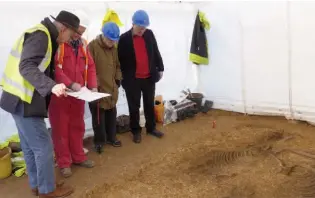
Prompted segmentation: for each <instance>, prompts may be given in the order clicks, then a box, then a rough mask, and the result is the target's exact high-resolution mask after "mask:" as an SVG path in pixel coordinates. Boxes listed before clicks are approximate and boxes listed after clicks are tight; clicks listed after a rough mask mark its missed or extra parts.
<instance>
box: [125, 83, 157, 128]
mask: <svg viewBox="0 0 315 198" xmlns="http://www.w3.org/2000/svg"><path fill="white" fill-rule="evenodd" d="M124 89H125V92H126V97H127V101H128V107H129V114H130V128H131V132H132V133H133V134H136V133H140V132H141V127H140V125H139V120H140V114H139V109H140V102H141V101H140V100H141V93H142V97H143V108H144V115H145V119H146V123H145V127H146V129H147V132H152V131H153V130H155V126H156V123H155V115H154V97H155V83H153V82H152V80H151V79H136V80H135V81H134V82H133V83H128V85H126V86H125V87H124Z"/></svg>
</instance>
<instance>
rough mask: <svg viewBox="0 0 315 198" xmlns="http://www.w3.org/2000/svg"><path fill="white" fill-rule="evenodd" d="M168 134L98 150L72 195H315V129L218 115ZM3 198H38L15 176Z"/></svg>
mask: <svg viewBox="0 0 315 198" xmlns="http://www.w3.org/2000/svg"><path fill="white" fill-rule="evenodd" d="M214 120H215V121H216V127H215V128H213V127H212V125H213V121H214ZM162 129H163V131H165V133H166V135H165V137H164V138H163V139H161V140H159V139H156V138H154V137H151V136H146V135H144V136H143V141H142V143H141V144H139V145H137V144H134V143H132V141H131V135H130V134H129V133H127V134H123V135H120V136H119V138H120V139H121V140H122V142H123V147H121V148H113V147H109V146H108V147H106V151H105V153H103V154H102V155H97V154H95V153H94V152H93V151H91V152H90V153H89V154H88V156H89V158H90V159H93V160H95V162H96V167H95V168H94V169H84V168H78V167H74V168H73V172H74V175H73V176H72V177H71V178H69V179H67V180H66V183H67V184H70V185H73V186H74V187H75V188H76V191H75V193H74V194H73V195H72V196H71V197H74V198H79V197H83V198H102V197H107V198H114V197H115V198H120V197H122V198H127V197H128V198H130V197H135V198H136V197H145V198H149V197H150V198H151V197H152V198H155V197H156V198H160V197H172V198H173V197H178V198H185V197H192V198H194V197H205V198H298V197H315V163H314V162H315V148H314V146H315V128H314V127H313V126H310V125H308V124H306V123H301V122H289V121H287V120H285V119H284V118H280V117H260V116H244V115H241V114H236V113H230V112H223V111H212V112H209V113H208V114H207V115H205V114H200V115H198V116H196V117H195V118H192V119H189V120H185V121H182V122H180V123H175V124H170V125H167V126H165V127H163V128H162ZM87 146H88V147H89V148H91V146H92V144H91V142H90V141H88V142H87ZM3 195H5V196H3ZM0 197H6V198H18V197H24V198H31V197H33V196H32V195H31V194H30V193H29V188H28V184H27V178H26V177H23V178H15V177H11V178H9V179H6V180H3V181H0Z"/></svg>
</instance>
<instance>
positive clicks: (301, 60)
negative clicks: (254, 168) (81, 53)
mask: <svg viewBox="0 0 315 198" xmlns="http://www.w3.org/2000/svg"><path fill="white" fill-rule="evenodd" d="M0 7H1V12H0V15H1V17H0V25H1V27H5V28H4V30H2V32H1V38H0V43H1V46H0V74H1V72H2V71H3V69H4V67H5V62H6V59H7V54H8V52H9V50H10V47H11V45H12V43H13V42H14V40H15V39H16V38H17V37H18V35H19V34H20V33H21V32H22V31H23V30H24V29H25V28H27V27H30V26H32V25H33V24H34V23H37V22H38V21H40V20H41V18H43V17H45V16H47V15H49V14H54V15H56V14H57V13H58V11H59V10H61V9H68V8H69V9H73V8H83V9H85V10H86V11H87V12H88V13H89V16H91V21H92V24H91V28H90V29H89V32H88V34H87V36H88V39H92V38H94V37H95V35H97V34H98V33H99V29H100V24H101V20H102V18H103V15H104V14H105V11H106V8H107V7H110V8H113V9H115V10H116V11H117V12H118V14H119V15H120V17H121V19H122V21H123V23H124V24H125V25H124V27H123V28H122V29H121V30H122V32H125V31H126V30H128V29H129V28H130V27H131V16H132V13H133V12H134V11H135V10H137V9H145V10H147V11H148V13H149V15H150V17H151V23H152V25H151V28H152V29H153V31H154V33H155V35H156V37H157V40H158V44H159V47H160V50H161V53H162V56H163V59H164V62H165V68H166V70H165V74H164V79H163V80H162V81H161V82H160V83H159V84H158V86H157V93H158V94H163V96H164V98H166V99H170V98H174V97H177V95H178V93H179V91H180V90H181V89H183V88H187V87H189V88H191V89H195V88H196V89H197V90H199V91H201V92H203V93H204V94H205V95H206V97H208V98H209V99H210V100H213V101H214V107H215V108H218V109H225V110H231V111H237V112H244V113H248V114H260V115H281V116H286V117H287V118H290V119H300V120H306V121H309V122H315V105H314V101H315V94H313V93H312V91H310V90H313V89H314V88H313V84H315V78H313V74H314V73H315V71H314V70H315V69H314V68H315V67H314V65H315V58H314V56H313V54H314V51H315V39H314V38H315V37H314V35H315V23H314V22H313V21H314V19H313V18H314V16H315V15H314V12H313V10H314V9H315V2H311V1H308V2H300V1H296V2H285V1H265V2H263V1H260V2H258V1H252V2H251V1H234V2H231V1H229V2H224V1H223V2H220V1H216V2H203V3H179V2H172V3H168V2H156V3H145V2H134V3H131V2H130V3H129V2H128V3H127V2H110V3H75V4H73V3H72V4H70V3H63V4H62V5H58V3H41V2H38V3H0ZM198 9H199V10H201V11H203V12H205V13H206V15H207V18H208V19H209V20H210V21H211V26H212V27H211V31H209V32H208V43H209V51H210V64H209V65H208V66H195V65H192V64H191V63H190V62H189V61H188V55H189V47H190V41H191V36H192V29H193V24H194V20H195V17H196V14H197V11H198ZM312 82H314V83H312ZM118 111H119V113H126V114H127V113H128V107H127V105H126V100H125V97H124V96H123V91H121V95H120V99H119V104H118ZM89 119H90V118H89V112H88V111H87V112H86V120H85V121H86V127H87V128H90V127H91V124H90V120H89ZM0 126H1V129H0V141H1V139H3V138H5V137H7V136H9V135H10V134H12V133H15V132H16V129H15V126H14V123H13V121H12V119H11V117H10V115H9V114H7V113H5V112H3V111H1V110H0Z"/></svg>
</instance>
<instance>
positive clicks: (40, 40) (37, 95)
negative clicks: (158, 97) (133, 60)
mask: <svg viewBox="0 0 315 198" xmlns="http://www.w3.org/2000/svg"><path fill="white" fill-rule="evenodd" d="M52 18H53V20H52V19H50V18H48V17H47V18H45V19H44V20H43V21H42V22H41V23H40V24H38V25H36V26H34V27H33V28H30V29H28V30H26V31H25V32H24V33H23V34H22V35H21V37H20V38H19V39H18V40H17V41H16V43H15V45H14V46H13V48H12V49H11V53H10V55H9V59H8V62H7V65H6V68H5V71H4V74H3V77H2V79H1V81H0V84H1V87H2V89H3V93H2V96H1V99H0V107H1V108H2V109H3V110H5V111H7V112H9V113H11V114H12V116H13V119H14V121H15V124H16V126H17V129H18V133H19V137H20V141H21V147H22V150H23V153H24V159H25V162H26V167H27V173H28V177H29V183H30V186H31V188H32V193H34V195H37V196H39V197H41V198H46V197H47V198H48V197H49V198H52V197H66V196H68V195H70V194H72V192H73V189H72V188H71V187H67V186H65V185H63V183H59V184H57V182H56V178H55V172H54V157H53V144H52V140H51V136H50V134H49V132H48V130H47V128H46V124H45V121H44V118H45V117H47V108H48V105H49V98H50V97H49V96H50V95H51V93H52V94H54V95H56V96H58V97H59V96H62V95H65V93H66V92H65V90H66V86H65V85H64V84H62V83H61V84H57V83H56V82H55V81H54V80H53V73H54V70H53V68H54V67H53V65H54V56H55V54H56V51H57V47H58V44H59V43H63V42H67V41H68V40H69V39H70V37H71V36H72V35H73V34H74V33H75V32H76V31H77V30H78V27H79V24H80V19H79V18H78V17H77V16H76V15H74V14H72V13H70V12H67V11H61V12H60V13H59V14H58V16H57V17H56V18H54V17H52Z"/></svg>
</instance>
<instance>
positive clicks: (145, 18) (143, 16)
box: [132, 10, 150, 27]
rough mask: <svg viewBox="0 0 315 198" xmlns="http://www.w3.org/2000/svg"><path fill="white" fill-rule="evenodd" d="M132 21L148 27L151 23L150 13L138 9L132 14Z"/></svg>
mask: <svg viewBox="0 0 315 198" xmlns="http://www.w3.org/2000/svg"><path fill="white" fill-rule="evenodd" d="M132 23H133V24H134V25H138V26H141V27H148V26H149V25H150V19H149V15H148V14H147V13H146V11H144V10H138V11H136V12H135V13H134V14H133V16H132Z"/></svg>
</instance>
